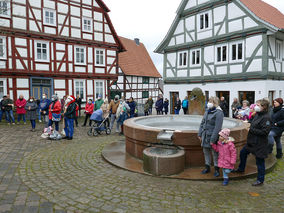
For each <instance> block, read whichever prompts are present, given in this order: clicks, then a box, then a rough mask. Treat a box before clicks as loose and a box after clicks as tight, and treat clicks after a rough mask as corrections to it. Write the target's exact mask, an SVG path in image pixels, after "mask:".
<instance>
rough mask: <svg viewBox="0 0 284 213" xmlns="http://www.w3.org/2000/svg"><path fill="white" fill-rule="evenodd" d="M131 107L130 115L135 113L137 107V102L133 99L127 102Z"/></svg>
mask: <svg viewBox="0 0 284 213" xmlns="http://www.w3.org/2000/svg"><path fill="white" fill-rule="evenodd" d="M127 104H128V106H129V108H130V115H134V113H135V108H136V102H135V101H131V102H128V103H127Z"/></svg>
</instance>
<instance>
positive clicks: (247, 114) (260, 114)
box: [198, 97, 284, 186]
mask: <svg viewBox="0 0 284 213" xmlns="http://www.w3.org/2000/svg"><path fill="white" fill-rule="evenodd" d="M221 104H222V99H221V100H219V98H218V97H211V98H210V99H209V100H208V103H207V110H206V112H205V114H204V116H203V119H202V122H201V124H200V128H199V132H198V137H199V139H200V141H201V146H202V148H203V153H204V159H205V168H204V170H202V172H201V173H202V174H207V173H209V172H210V166H211V153H212V156H213V164H214V168H215V169H214V170H215V171H214V176H215V177H218V176H219V175H220V171H219V168H222V170H223V178H224V181H223V185H224V186H226V185H228V183H229V176H228V174H229V173H231V172H236V173H243V172H245V168H246V162H247V157H248V155H249V154H253V155H254V156H255V159H256V166H257V172H258V175H257V180H256V181H255V182H254V183H253V184H252V185H253V186H260V185H262V184H263V183H264V178H265V159H266V158H267V157H268V154H270V153H272V150H273V145H274V143H276V153H277V154H276V158H278V159H280V158H282V156H283V152H282V145H281V141H280V139H281V136H282V133H283V131H284V107H283V99H282V98H277V99H275V100H274V101H273V106H270V103H269V101H268V100H267V99H261V100H258V101H256V103H253V104H251V105H249V102H248V101H246V100H244V101H243V102H242V105H241V104H240V103H239V102H238V100H237V99H236V98H235V99H234V102H233V104H232V106H231V109H232V112H233V117H234V118H236V119H240V120H242V121H244V122H249V123H250V127H249V132H248V136H247V143H246V145H245V146H244V147H243V148H242V149H241V151H240V163H239V165H238V168H237V169H234V167H235V164H236V159H237V154H236V149H235V146H234V139H233V138H232V137H230V130H229V129H222V125H223V119H224V117H225V115H226V113H227V112H224V111H223V110H222V108H221Z"/></svg>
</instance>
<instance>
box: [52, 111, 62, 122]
mask: <svg viewBox="0 0 284 213" xmlns="http://www.w3.org/2000/svg"><path fill="white" fill-rule="evenodd" d="M51 120H52V121H57V122H58V121H60V120H61V115H60V114H56V113H52V119H51Z"/></svg>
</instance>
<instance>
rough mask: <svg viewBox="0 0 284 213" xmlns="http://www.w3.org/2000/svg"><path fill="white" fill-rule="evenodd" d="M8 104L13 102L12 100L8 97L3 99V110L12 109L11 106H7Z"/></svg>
mask: <svg viewBox="0 0 284 213" xmlns="http://www.w3.org/2000/svg"><path fill="white" fill-rule="evenodd" d="M8 104H14V103H13V100H12V99H10V98H6V99H5V100H3V102H2V107H4V111H10V110H12V109H13V107H12V106H9V105H8Z"/></svg>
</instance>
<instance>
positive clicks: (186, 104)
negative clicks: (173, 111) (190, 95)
mask: <svg viewBox="0 0 284 213" xmlns="http://www.w3.org/2000/svg"><path fill="white" fill-rule="evenodd" d="M182 108H183V109H188V100H187V99H184V100H183V101H182Z"/></svg>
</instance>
